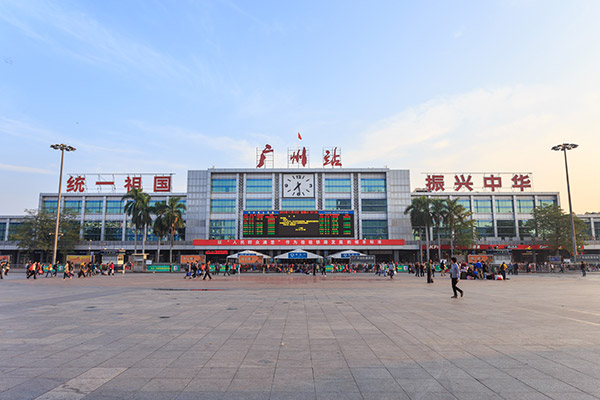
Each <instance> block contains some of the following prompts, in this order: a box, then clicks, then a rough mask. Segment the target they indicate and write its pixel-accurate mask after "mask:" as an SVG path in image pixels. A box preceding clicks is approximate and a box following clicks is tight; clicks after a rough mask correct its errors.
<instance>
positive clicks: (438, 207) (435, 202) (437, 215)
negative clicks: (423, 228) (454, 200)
mask: <svg viewBox="0 0 600 400" xmlns="http://www.w3.org/2000/svg"><path fill="white" fill-rule="evenodd" d="M430 210H431V220H432V222H433V225H434V226H435V229H436V231H437V241H438V260H441V259H442V239H441V232H440V231H441V230H442V226H443V225H444V222H445V221H446V200H445V199H431V206H430Z"/></svg>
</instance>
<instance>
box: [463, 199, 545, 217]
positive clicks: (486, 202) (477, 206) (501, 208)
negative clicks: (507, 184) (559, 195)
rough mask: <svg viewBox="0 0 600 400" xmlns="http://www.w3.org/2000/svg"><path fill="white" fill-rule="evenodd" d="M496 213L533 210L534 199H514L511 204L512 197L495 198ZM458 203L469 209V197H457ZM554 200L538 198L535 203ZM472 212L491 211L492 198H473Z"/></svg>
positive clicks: (541, 203)
mask: <svg viewBox="0 0 600 400" xmlns="http://www.w3.org/2000/svg"><path fill="white" fill-rule="evenodd" d="M495 203H496V204H495V205H496V210H495V211H496V214H513V213H514V212H515V208H516V211H517V213H523V214H529V213H532V212H533V208H534V201H533V199H516V204H513V201H512V199H496V201H495ZM458 204H460V205H462V206H463V207H464V208H465V209H466V210H469V211H470V210H471V200H470V199H458ZM554 204H556V200H547V199H538V202H537V205H538V206H544V205H554ZM515 206H516V207H515ZM472 211H473V212H474V213H487V214H491V213H492V200H491V199H473V210H472Z"/></svg>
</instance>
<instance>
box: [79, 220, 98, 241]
mask: <svg viewBox="0 0 600 400" xmlns="http://www.w3.org/2000/svg"><path fill="white" fill-rule="evenodd" d="M101 233H102V222H98V221H86V222H84V223H83V240H100V234H101Z"/></svg>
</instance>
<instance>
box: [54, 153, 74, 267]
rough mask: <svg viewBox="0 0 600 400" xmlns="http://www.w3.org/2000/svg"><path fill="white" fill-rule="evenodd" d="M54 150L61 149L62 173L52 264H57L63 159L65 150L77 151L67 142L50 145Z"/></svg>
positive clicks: (60, 175) (59, 180)
mask: <svg viewBox="0 0 600 400" xmlns="http://www.w3.org/2000/svg"><path fill="white" fill-rule="evenodd" d="M50 147H51V148H53V149H54V150H60V174H59V177H58V207H56V229H55V230H54V250H53V251H52V266H54V265H55V264H56V248H57V246H58V226H59V223H60V222H59V221H60V198H61V192H62V173H63V161H64V159H65V151H75V147H73V146H69V145H66V144H53V145H50Z"/></svg>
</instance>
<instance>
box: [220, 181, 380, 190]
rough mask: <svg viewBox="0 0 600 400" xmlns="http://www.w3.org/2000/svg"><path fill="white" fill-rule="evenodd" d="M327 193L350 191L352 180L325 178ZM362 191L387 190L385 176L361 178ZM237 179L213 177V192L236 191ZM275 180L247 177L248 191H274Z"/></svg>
mask: <svg viewBox="0 0 600 400" xmlns="http://www.w3.org/2000/svg"><path fill="white" fill-rule="evenodd" d="M324 183H325V186H324V191H325V193H350V192H352V182H351V180H350V178H325V182H324ZM360 187H361V192H363V193H371V192H381V193H384V192H385V191H386V183H385V178H363V179H361V180H360ZM236 190H237V180H236V179H235V178H213V179H212V180H211V192H212V193H235V192H236ZM272 191H273V180H272V179H271V178H248V179H246V193H272Z"/></svg>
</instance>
